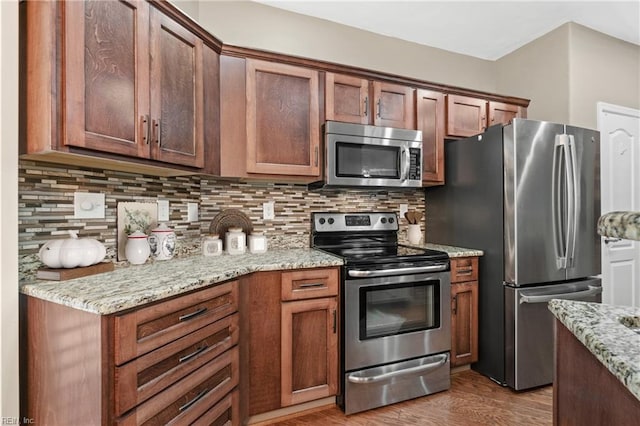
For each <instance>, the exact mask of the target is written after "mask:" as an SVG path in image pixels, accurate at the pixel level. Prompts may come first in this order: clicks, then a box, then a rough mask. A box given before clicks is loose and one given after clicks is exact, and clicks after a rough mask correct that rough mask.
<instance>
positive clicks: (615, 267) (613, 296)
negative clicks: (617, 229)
mask: <svg viewBox="0 0 640 426" xmlns="http://www.w3.org/2000/svg"><path fill="white" fill-rule="evenodd" d="M598 129H599V130H600V148H601V149H600V164H601V172H600V179H601V208H602V213H603V214H604V213H608V212H611V211H620V210H623V211H640V111H638V110H635V109H630V108H624V107H620V106H616V105H610V104H605V103H602V102H599V103H598ZM602 287H603V293H602V302H603V303H609V304H614V305H627V306H635V307H640V241H631V240H612V239H610V238H605V237H603V244H602Z"/></svg>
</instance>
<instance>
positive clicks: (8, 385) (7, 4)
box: [0, 0, 19, 419]
mask: <svg viewBox="0 0 640 426" xmlns="http://www.w3.org/2000/svg"><path fill="white" fill-rule="evenodd" d="M0 33H1V37H2V38H1V39H0V40H1V41H2V47H1V49H0V99H2V111H1V113H0V141H1V143H0V200H2V208H1V209H0V262H1V263H0V314H1V316H0V417H2V418H3V419H17V418H18V411H19V407H18V231H17V230H18V65H17V64H18V43H17V40H18V2H17V1H16V0H11V1H2V2H0Z"/></svg>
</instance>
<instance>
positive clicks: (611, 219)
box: [598, 212, 640, 240]
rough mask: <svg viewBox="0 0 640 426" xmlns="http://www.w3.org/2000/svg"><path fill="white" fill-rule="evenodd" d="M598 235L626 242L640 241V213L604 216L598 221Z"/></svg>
mask: <svg viewBox="0 0 640 426" xmlns="http://www.w3.org/2000/svg"><path fill="white" fill-rule="evenodd" d="M598 234H600V235H603V236H605V237H612V238H623V239H625V240H640V212H610V213H606V214H603V215H602V216H600V219H598Z"/></svg>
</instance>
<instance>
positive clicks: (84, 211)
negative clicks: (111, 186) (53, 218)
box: [73, 192, 105, 219]
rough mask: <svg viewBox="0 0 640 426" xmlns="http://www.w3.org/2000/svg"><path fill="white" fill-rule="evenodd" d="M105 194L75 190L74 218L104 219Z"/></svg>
mask: <svg viewBox="0 0 640 426" xmlns="http://www.w3.org/2000/svg"><path fill="white" fill-rule="evenodd" d="M104 206H105V204H104V194H93V193H91V192H75V193H74V194H73V217H74V219H104Z"/></svg>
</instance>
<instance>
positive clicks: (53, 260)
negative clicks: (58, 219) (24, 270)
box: [38, 231, 107, 268]
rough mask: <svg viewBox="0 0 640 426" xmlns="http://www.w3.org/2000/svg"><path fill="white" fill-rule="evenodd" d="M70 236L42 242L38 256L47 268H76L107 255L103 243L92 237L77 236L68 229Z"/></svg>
mask: <svg viewBox="0 0 640 426" xmlns="http://www.w3.org/2000/svg"><path fill="white" fill-rule="evenodd" d="M69 236H70V238H65V239H61V240H51V241H47V242H46V243H44V245H43V246H42V247H41V248H40V252H39V253H38V256H39V257H40V260H41V261H42V263H44V264H45V265H47V266H48V267H49V268H76V267H82V266H90V265H94V264H96V263H100V262H102V260H103V259H104V258H105V256H106V255H107V249H106V248H105V247H104V245H103V244H102V243H101V242H100V241H98V240H94V239H93V238H78V234H77V232H76V231H69Z"/></svg>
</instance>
